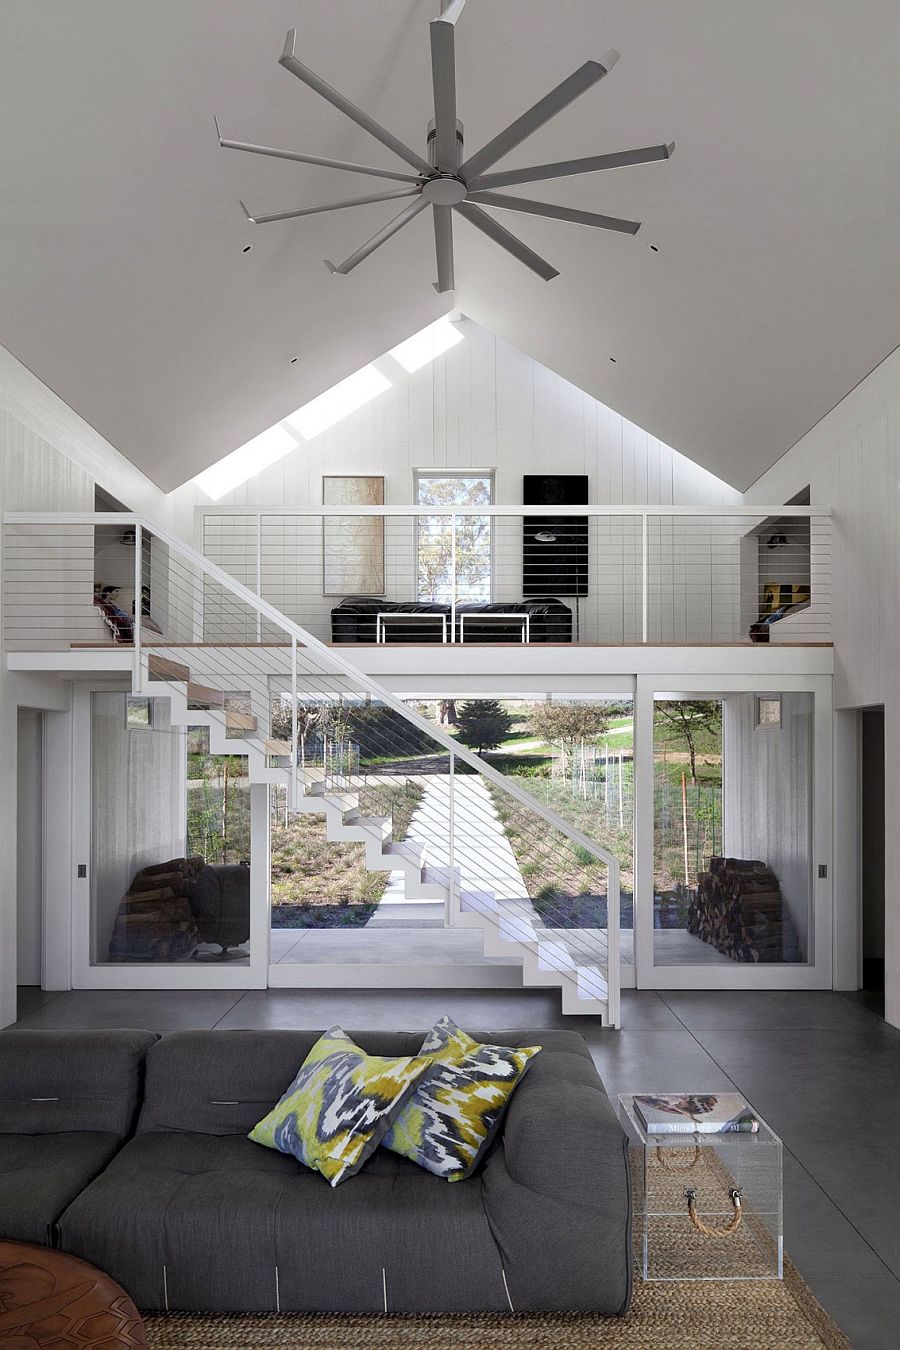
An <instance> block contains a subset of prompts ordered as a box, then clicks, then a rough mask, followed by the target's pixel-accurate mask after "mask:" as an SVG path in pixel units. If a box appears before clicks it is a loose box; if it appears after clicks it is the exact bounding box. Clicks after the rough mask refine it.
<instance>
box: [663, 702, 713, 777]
mask: <svg viewBox="0 0 900 1350" xmlns="http://www.w3.org/2000/svg"><path fill="white" fill-rule="evenodd" d="M653 718H654V721H655V723H656V726H655V731H656V740H657V743H660V742H665V741H671V742H674V743H675V744H677V743H678V742H679V741H680V742H682V743H683V744H684V747H685V749H686V751H687V755H688V762H689V764H690V766H691V782H692V783H696V782H697V755H698V754H699V753H700V752H701V751H702V750H704V749H706V748H707V747H708V746H710V745H712V746H713V747H714V751H713V752H714V753H715V755H716V757H717V759H721V753H722V750H721V741H722V703H721V700H719V699H696V698H694V699H677V700H676V699H672V700H668V699H667V700H661V701H658V702H657V703H656V704H655V705H654V710H653Z"/></svg>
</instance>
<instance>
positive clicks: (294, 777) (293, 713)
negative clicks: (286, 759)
mask: <svg viewBox="0 0 900 1350" xmlns="http://www.w3.org/2000/svg"><path fill="white" fill-rule="evenodd" d="M298 787H299V784H298V782H297V639H296V637H295V636H294V635H293V634H292V635H291V790H292V793H293V798H294V799H293V801H292V803H291V806H292V807H293V809H294V810H295V811H296V809H297V804H298V801H299V795H300V794H299V792H298Z"/></svg>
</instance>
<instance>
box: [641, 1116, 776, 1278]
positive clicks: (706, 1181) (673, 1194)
mask: <svg viewBox="0 0 900 1350" xmlns="http://www.w3.org/2000/svg"><path fill="white" fill-rule="evenodd" d="M757 1119H759V1116H758V1115H757ZM619 1120H620V1121H621V1124H622V1127H623V1129H624V1130H625V1132H626V1134H627V1135H628V1139H629V1165H630V1169H631V1186H632V1201H633V1213H634V1217H633V1234H634V1251H635V1261H636V1264H637V1269H638V1271H639V1273H640V1275H641V1277H642V1278H643V1279H644V1280H780V1279H781V1278H782V1274H783V1255H784V1254H783V1238H782V1188H781V1167H782V1164H781V1155H782V1145H781V1140H780V1139H779V1138H778V1135H777V1134H775V1133H774V1131H773V1130H772V1129H770V1128H769V1126H768V1125H767V1124H766V1123H765V1121H764V1120H761V1119H760V1120H759V1131H758V1132H757V1133H756V1134H742V1133H728V1134H701V1133H699V1132H698V1133H695V1134H648V1132H647V1130H646V1129H645V1128H644V1126H643V1124H642V1123H641V1120H640V1118H639V1117H638V1115H637V1112H636V1111H635V1108H634V1097H633V1096H631V1095H628V1096H620V1097H619Z"/></svg>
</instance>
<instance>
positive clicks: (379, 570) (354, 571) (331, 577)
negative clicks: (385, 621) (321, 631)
mask: <svg viewBox="0 0 900 1350" xmlns="http://www.w3.org/2000/svg"><path fill="white" fill-rule="evenodd" d="M322 505H323V506H384V478H383V477H378V476H375V475H343V474H342V475H337V474H335V475H329V474H326V475H323V478H322ZM322 540H323V578H324V581H323V586H322V593H323V595H327V596H332V595H334V596H338V595H339V596H346V595H384V516H331V515H329V516H325V518H324V521H323V526H322Z"/></svg>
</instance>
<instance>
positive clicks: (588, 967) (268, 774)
mask: <svg viewBox="0 0 900 1350" xmlns="http://www.w3.org/2000/svg"><path fill="white" fill-rule="evenodd" d="M291 660H292V655H291V652H290V649H285V648H284V647H271V646H270V647H266V646H263V645H253V646H241V647H238V646H235V647H234V648H231V649H229V648H228V647H226V646H222V645H221V644H220V645H216V646H213V645H212V644H210V645H209V646H205V645H203V644H194V645H193V646H192V648H188V649H187V650H186V649H185V648H182V647H179V646H174V645H173V646H168V645H163V644H161V643H157V642H154V645H153V646H145V647H144V648H143V650H142V652H141V655H140V661H139V665H138V667H137V668H136V687H137V690H138V692H141V693H143V694H152V695H156V696H158V695H159V694H161V693H165V695H166V696H167V697H168V699H169V703H170V707H171V722H172V725H173V726H181V727H196V726H203V727H207V728H208V730H209V750H210V753H211V754H215V755H242V756H246V758H247V762H248V774H249V779H250V782H251V783H265V784H269V785H276V786H280V787H283V788H284V789H285V790H286V793H287V805H288V811H289V813H298V814H299V813H310V812H311V813H315V814H320V815H323V816H324V817H325V822H326V838H327V839H328V840H329V841H330V842H335V843H337V842H341V843H349V842H352V843H360V844H362V845H363V846H364V849H365V862H366V867H367V868H368V869H369V870H371V871H378V872H400V873H402V875H403V879H404V889H405V893H406V896H407V898H408V899H410V900H428V901H440V902H442V903H443V906H444V910H443V912H444V913H445V914H446V915H447V916H448V919H449V922H450V924H451V926H453V927H460V928H470V929H477V930H480V932H481V934H482V942H483V948H484V953H485V955H486V956H491V957H506V958H508V957H510V956H511V955H513V956H515V957H516V958H517V959H519V960H520V961H521V966H522V979H523V983H524V984H525V985H526V986H541V987H558V988H559V989H560V990H561V994H562V1010H563V1012H564V1013H566V1014H576V1015H577V1014H583V1015H584V1014H587V1015H593V1016H600V1017H601V1018H603V1020H604V1021H605V1022H608V1023H610V1022H613V1016H614V1010H615V1005H614V1004H613V1005H612V1009H613V1011H612V1012H611V1003H612V1000H611V997H610V985H609V978H608V971H609V951H608V939H607V935H606V934H605V933H600V932H594V933H592V936H591V938H590V939H589V940H587V939H585V937H584V936H583V935H578V936H575V937H573V936H572V935H571V934H569V935H567V931H566V930H565V929H561V928H548V927H545V926H544V924H543V922H542V920H541V918H540V916H539V915H538V913H537V911H536V910H535V909H534V907H533V906H532V903H531V901H530V899H529V898H528V896H527V894H523V895H521V896H516V897H512V898H510V897H500V896H498V895H497V894H496V892H495V891H494V890H493V889H491V888H489V887H486V886H485V887H481V886H478V885H476V884H473V882H472V879H471V876H470V877H468V878H464V876H463V874H462V871H461V869H460V868H459V867H458V866H453V867H448V866H446V865H444V866H440V865H434V863H433V862H430V861H429V846H428V843H427V842H417V841H415V840H410V839H406V840H402V841H399V840H395V839H394V838H393V834H392V821H391V819H390V817H386V816H375V815H365V814H363V813H362V812H361V810H360V799H359V791H358V785H354V783H353V780H352V778H350V779H348V780H346V781H340V780H337V781H331V778H330V776H329V774H328V771H327V769H326V768H325V767H323V766H322V765H319V764H305V765H301V764H298V763H296V759H297V755H296V753H295V742H294V741H293V740H286V739H283V738H277V737H271V736H269V735H268V734H267V728H268V725H269V720H270V709H271V692H270V688H271V685H270V682H271V680H272V679H279V678H280V679H281V680H282V681H284V680H286V679H287V678H288V677H289V676H290V674H291V669H290V667H291ZM189 661H190V664H189V663H188V662H189ZM247 703H249V704H250V705H251V709H252V710H251V711H249V712H248V711H246V705H247ZM236 704H242V705H243V710H240V709H237V708H236V707H235V705H236ZM409 716H410V718H412V717H414V716H415V715H414V714H412V713H410V714H409ZM433 730H434V729H433V728H429V731H433ZM451 745H452V746H453V752H454V753H458V754H460V755H463V756H466V755H470V754H471V752H467V751H465V749H464V748H460V747H457V746H456V745H455V743H453V742H451ZM490 772H491V773H493V771H490ZM450 784H451V785H452V779H451V780H450ZM450 791H451V792H452V786H451V787H450ZM520 791H521V790H520ZM528 806H529V809H531V810H532V811H534V812H535V813H536V816H537V818H536V820H535V821H534V825H535V827H536V828H542V829H546V828H548V827H549V826H551V825H552V826H553V827H554V828H556V829H558V828H559V825H560V824H561V823H562V824H563V825H564V822H559V821H558V819H557V818H555V817H552V819H549V820H548V819H547V818H546V817H547V816H552V813H545V812H544V809H543V808H541V807H540V805H539V804H538V803H537V802H534V803H533V804H532V803H530V802H529V803H528ZM542 814H543V815H545V818H544V819H542V818H541V816H542ZM448 818H449V821H452V812H451V811H448ZM451 828H452V825H451ZM578 842H579V845H580V846H581V847H582V848H583V847H584V845H583V844H582V843H581V838H580V837H579V841H578ZM593 847H594V848H595V849H596V845H595V846H593ZM611 881H612V878H611ZM616 882H617V878H616ZM522 889H523V890H524V886H522ZM611 893H612V891H611ZM613 1024H614V1023H613Z"/></svg>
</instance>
